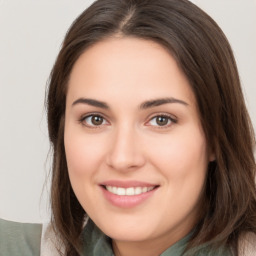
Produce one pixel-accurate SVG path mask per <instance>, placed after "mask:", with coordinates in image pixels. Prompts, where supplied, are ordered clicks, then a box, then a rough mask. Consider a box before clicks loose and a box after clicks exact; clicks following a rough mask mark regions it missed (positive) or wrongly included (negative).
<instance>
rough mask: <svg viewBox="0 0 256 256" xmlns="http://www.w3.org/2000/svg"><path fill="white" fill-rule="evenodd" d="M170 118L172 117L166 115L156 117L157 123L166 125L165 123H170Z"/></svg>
mask: <svg viewBox="0 0 256 256" xmlns="http://www.w3.org/2000/svg"><path fill="white" fill-rule="evenodd" d="M169 119H170V118H168V117H165V116H158V117H156V123H157V124H158V125H159V126H164V125H167V124H168V122H169Z"/></svg>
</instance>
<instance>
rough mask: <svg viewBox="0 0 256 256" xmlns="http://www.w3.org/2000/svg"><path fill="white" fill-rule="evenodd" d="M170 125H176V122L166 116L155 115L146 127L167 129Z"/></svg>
mask: <svg viewBox="0 0 256 256" xmlns="http://www.w3.org/2000/svg"><path fill="white" fill-rule="evenodd" d="M172 123H177V120H175V119H174V118H172V117H170V116H168V115H157V116H154V117H153V118H151V119H150V120H149V122H148V125H151V126H159V127H169V126H170V125H171V124H172Z"/></svg>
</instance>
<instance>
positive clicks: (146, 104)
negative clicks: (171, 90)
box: [72, 97, 188, 109]
mask: <svg viewBox="0 0 256 256" xmlns="http://www.w3.org/2000/svg"><path fill="white" fill-rule="evenodd" d="M168 103H179V104H182V105H184V106H188V103H186V102H185V101H183V100H179V99H176V98H172V97H171V98H161V99H154V100H148V101H145V102H143V103H142V104H140V107H139V108H140V109H148V108H153V107H157V106H161V105H164V104H168ZM77 104H87V105H90V106H93V107H98V108H103V109H110V107H109V105H108V104H107V103H105V102H103V101H99V100H94V99H88V98H79V99H77V100H75V101H74V102H73V103H72V106H75V105H77Z"/></svg>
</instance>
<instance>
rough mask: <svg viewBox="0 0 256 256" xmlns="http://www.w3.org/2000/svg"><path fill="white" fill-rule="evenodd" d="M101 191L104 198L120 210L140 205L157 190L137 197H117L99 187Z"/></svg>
mask: <svg viewBox="0 0 256 256" xmlns="http://www.w3.org/2000/svg"><path fill="white" fill-rule="evenodd" d="M101 189H102V191H103V195H104V197H105V198H106V199H107V200H108V201H109V202H110V203H111V204H113V205H114V206H117V207H121V208H131V207H135V206H137V205H140V204H141V203H143V202H144V201H146V200H147V199H148V198H149V197H151V196H152V195H153V194H154V193H155V191H156V190H157V187H156V188H154V189H153V190H151V191H148V192H145V193H142V194H139V195H134V196H119V195H116V194H113V193H111V192H109V191H108V190H106V189H105V188H104V187H102V186H101Z"/></svg>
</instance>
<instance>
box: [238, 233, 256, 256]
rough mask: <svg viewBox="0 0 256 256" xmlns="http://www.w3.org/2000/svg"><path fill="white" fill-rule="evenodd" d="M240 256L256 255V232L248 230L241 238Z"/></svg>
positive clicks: (239, 245)
mask: <svg viewBox="0 0 256 256" xmlns="http://www.w3.org/2000/svg"><path fill="white" fill-rule="evenodd" d="M238 248H239V256H255V254H256V234H255V233H252V232H248V233H246V234H245V235H243V236H241V237H240V239H239V244H238Z"/></svg>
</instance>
